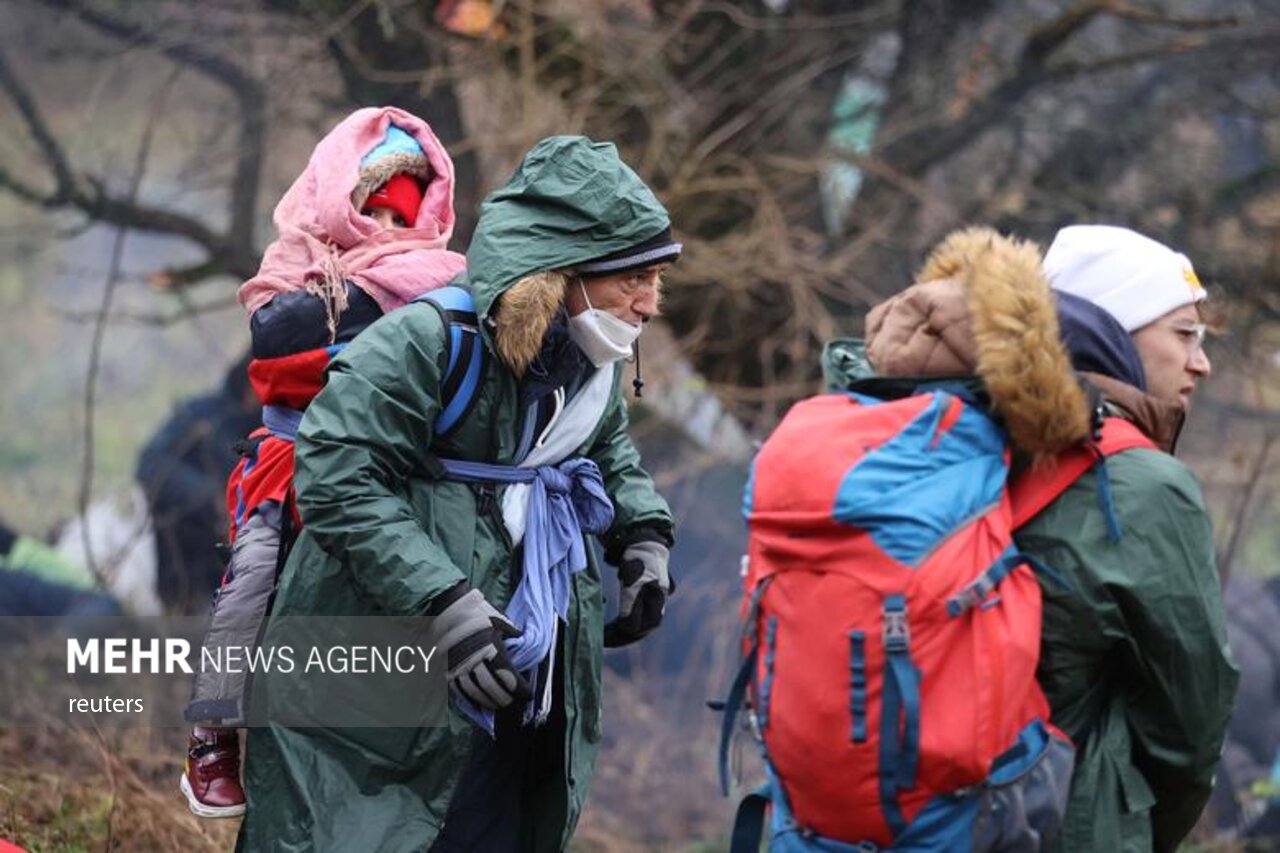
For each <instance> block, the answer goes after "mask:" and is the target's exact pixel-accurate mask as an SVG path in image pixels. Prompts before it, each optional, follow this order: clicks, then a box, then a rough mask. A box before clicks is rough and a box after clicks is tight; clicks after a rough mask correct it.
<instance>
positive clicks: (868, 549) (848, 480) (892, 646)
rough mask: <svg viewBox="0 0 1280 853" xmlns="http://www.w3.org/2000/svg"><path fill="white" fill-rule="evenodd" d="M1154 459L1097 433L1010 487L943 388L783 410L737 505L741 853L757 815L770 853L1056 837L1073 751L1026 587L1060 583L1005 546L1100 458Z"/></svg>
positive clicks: (754, 835)
mask: <svg viewBox="0 0 1280 853" xmlns="http://www.w3.org/2000/svg"><path fill="white" fill-rule="evenodd" d="M953 392H956V393H953ZM1152 446H1153V445H1152V444H1151V442H1150V441H1149V440H1148V439H1147V438H1146V437H1145V436H1143V435H1142V434H1141V432H1139V431H1138V430H1137V428H1136V427H1134V426H1132V425H1131V424H1129V423H1128V422H1127V421H1123V420H1120V419H1116V418H1111V419H1107V420H1106V421H1105V424H1104V425H1103V428H1102V430H1101V434H1100V436H1098V437H1097V440H1095V441H1092V442H1089V443H1088V444H1082V445H1081V446H1080V447H1079V448H1078V449H1075V450H1072V451H1069V452H1067V453H1064V454H1062V455H1061V456H1060V457H1059V458H1058V459H1057V464H1056V465H1054V466H1052V467H1051V468H1046V469H1043V470H1036V471H1033V472H1031V473H1030V474H1028V475H1027V476H1026V477H1023V478H1021V480H1020V481H1019V482H1018V483H1017V484H1015V485H1014V486H1013V487H1012V488H1011V487H1010V485H1009V484H1008V482H1007V480H1008V474H1009V461H1010V451H1009V449H1008V444H1007V441H1006V437H1005V434H1004V431H1003V429H1002V428H1001V427H1000V426H999V425H998V424H997V423H996V422H995V421H994V420H993V419H992V418H991V417H990V416H989V415H988V414H987V413H986V411H985V410H984V409H983V408H982V407H981V406H979V405H978V404H977V403H976V401H972V399H971V398H970V395H969V394H968V393H967V392H964V391H957V386H933V390H924V389H921V390H919V391H918V392H917V393H914V394H913V395H912V396H907V397H902V398H900V399H893V400H880V399H877V398H872V397H868V396H865V395H860V394H856V393H845V394H829V395H824V396H819V397H815V398H812V399H809V400H806V401H804V402H801V403H799V404H797V405H796V406H795V407H794V408H792V409H791V411H790V412H789V413H788V414H787V416H786V417H785V418H784V419H783V421H782V423H781V424H779V426H778V428H777V429H776V430H775V431H774V433H773V435H772V436H771V437H770V438H769V439H768V441H766V442H765V443H764V445H763V446H762V448H761V450H760V452H759V454H758V456H757V457H756V460H755V463H754V465H753V468H752V475H751V480H750V482H749V483H748V485H747V493H746V499H745V503H744V513H745V515H746V517H747V521H748V526H749V530H750V540H749V547H748V553H747V562H746V567H745V570H744V571H745V590H744V593H745V597H744V603H743V613H744V652H745V654H746V661H745V663H744V665H743V668H742V670H741V672H740V673H739V677H738V678H737V679H736V681H735V684H734V687H733V688H732V689H731V691H730V697H729V700H728V702H727V705H728V708H727V710H726V714H725V721H724V723H725V725H724V730H723V733H722V740H721V760H722V761H721V771H722V785H723V786H724V787H725V789H726V791H727V787H728V780H727V773H726V772H725V769H726V765H725V758H726V757H727V751H728V745H729V738H730V737H731V735H732V730H733V723H734V716H735V711H736V709H737V706H738V705H740V704H741V703H742V701H743V699H744V698H746V699H749V701H750V706H751V709H752V724H753V725H752V729H753V731H755V732H757V733H758V737H759V739H760V742H761V744H762V747H763V752H764V759H765V766H766V773H767V778H768V782H767V783H766V784H765V785H764V787H763V788H762V789H761V790H760V791H758V792H756V794H754V795H752V796H751V797H748V798H747V800H745V801H744V803H743V806H742V808H741V809H740V811H739V819H738V824H737V826H736V827H735V833H734V843H735V849H743V850H746V849H751V850H755V849H757V847H758V843H759V838H760V833H761V831H762V829H763V826H762V824H763V819H764V812H765V807H766V806H770V807H772V820H771V823H770V849H771V850H774V851H793V850H794V851H810V850H823V851H833V850H834V851H840V850H849V851H867V850H889V849H891V850H895V851H905V850H911V851H928V850H946V851H956V850H961V851H963V850H996V849H1002V848H1004V847H1011V846H1013V845H1014V844H1015V843H1016V841H1015V839H1016V838H1017V837H1020V835H1025V834H1027V833H1031V834H1033V835H1034V836H1035V837H1036V838H1040V837H1042V836H1043V835H1044V834H1046V833H1049V832H1052V831H1055V830H1056V827H1057V825H1058V823H1059V822H1060V819H1061V813H1062V811H1063V809H1064V808H1065V802H1066V795H1067V790H1068V787H1069V776H1070V771H1071V766H1072V760H1071V759H1072V751H1071V746H1070V742H1069V741H1068V740H1067V738H1066V736H1065V735H1063V734H1062V733H1061V732H1059V731H1058V730H1057V729H1055V728H1053V727H1052V726H1051V725H1050V724H1049V706H1048V703H1047V701H1046V699H1045V696H1044V693H1043V692H1042V691H1041V689H1040V687H1039V685H1038V684H1037V682H1036V678H1035V671H1036V665H1037V663H1038V660H1039V655H1040V585H1039V581H1038V580H1037V578H1036V573H1037V572H1042V573H1044V574H1047V575H1049V576H1050V577H1053V573H1052V571H1051V570H1049V569H1048V568H1047V567H1044V566H1041V565H1039V564H1037V563H1036V561H1034V560H1032V559H1031V558H1029V557H1027V556H1026V555H1023V554H1020V553H1019V552H1018V550H1017V548H1016V547H1015V545H1014V543H1013V531H1014V530H1015V529H1016V528H1017V527H1018V526H1019V525H1020V524H1022V523H1024V522H1025V521H1027V520H1029V519H1030V518H1031V517H1032V516H1034V515H1035V514H1036V513H1038V512H1039V511H1040V510H1041V509H1043V508H1044V507H1045V506H1047V505H1048V504H1049V503H1050V502H1051V501H1052V500H1053V499H1054V498H1056V497H1057V496H1059V495H1060V494H1061V493H1062V492H1063V491H1065V490H1066V488H1067V487H1068V486H1069V485H1070V484H1071V483H1072V482H1074V481H1075V480H1076V479H1077V478H1078V477H1079V476H1080V475H1081V474H1083V473H1084V472H1085V471H1086V470H1088V469H1089V468H1090V467H1091V466H1093V465H1095V463H1097V462H1099V461H1100V460H1104V459H1105V456H1107V455H1110V454H1112V453H1117V452H1119V451H1121V450H1126V449H1130V448H1134V447H1152ZM1099 472H1100V476H1099V494H1100V498H1101V499H1102V502H1103V504H1104V506H1103V509H1104V510H1105V511H1106V512H1107V513H1108V523H1109V524H1110V525H1111V530H1112V532H1113V535H1118V527H1117V526H1115V523H1114V513H1112V512H1111V511H1110V507H1109V501H1110V492H1109V486H1108V481H1107V479H1106V476H1105V474H1106V472H1105V465H1102V466H1100V467H1099ZM1059 582H1061V580H1060V579H1059ZM1019 787H1020V790H1014V789H1015V788H1019ZM753 840H754V842H755V844H756V845H757V847H752V846H751V844H752V841H753Z"/></svg>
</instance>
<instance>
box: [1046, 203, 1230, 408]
mask: <svg viewBox="0 0 1280 853" xmlns="http://www.w3.org/2000/svg"><path fill="white" fill-rule="evenodd" d="M1043 267H1044V272H1045V275H1046V276H1047V277H1048V279H1049V283H1050V285H1051V286H1052V287H1053V289H1054V290H1057V291H1060V292H1062V293H1068V294H1071V295H1073V296H1077V297H1080V298H1082V299H1086V300H1088V301H1089V302H1091V303H1093V304H1094V305H1096V306H1098V307H1099V308H1102V309H1103V310H1104V311H1106V312H1107V313H1108V314H1110V315H1111V316H1112V317H1114V318H1115V319H1116V321H1117V322H1118V323H1119V324H1120V325H1121V326H1122V327H1123V328H1124V330H1125V331H1126V332H1128V333H1129V334H1130V336H1131V337H1132V339H1133V343H1134V346H1135V347H1136V348H1137V351H1138V355H1139V357H1140V358H1141V361H1142V367H1143V371H1144V373H1145V380H1146V389H1145V390H1146V391H1147V393H1148V394H1150V395H1151V396H1152V397H1155V398H1157V399H1159V400H1162V401H1165V402H1168V403H1175V404H1180V405H1181V406H1182V407H1183V408H1186V407H1188V406H1189V404H1190V400H1191V395H1192V393H1194V391H1195V387H1196V383H1197V381H1199V380H1201V379H1205V378H1207V377H1208V376H1209V373H1210V371H1211V369H1212V368H1211V365H1210V363H1209V357H1208V356H1207V355H1206V354H1205V352H1204V348H1203V343H1204V335H1205V329H1206V327H1205V324H1204V323H1203V321H1202V318H1201V316H1200V309H1199V304H1200V303H1201V302H1202V301H1203V300H1204V299H1206V298H1207V297H1208V293H1207V292H1206V291H1205V289H1204V286H1203V285H1201V283H1200V279H1199V278H1198V277H1197V276H1196V273H1195V269H1194V268H1193V267H1192V266H1191V261H1189V260H1188V259H1187V257H1186V256H1185V255H1183V254H1181V253H1179V252H1175V251H1174V250H1173V249H1170V248H1169V247H1168V246H1165V245H1164V244H1162V243H1159V242H1157V241H1155V240H1152V239H1151V238H1150V237H1144V236H1143V235H1141V234H1139V233H1137V232H1136V231H1131V230H1129V229H1128V228H1120V227H1117V226H1114V225H1071V226H1068V227H1066V228H1063V229H1062V230H1060V231H1059V232H1058V234H1057V236H1056V237H1054V239H1053V244H1052V245H1051V246H1049V251H1048V252H1047V253H1046V254H1045V257H1044V264H1043Z"/></svg>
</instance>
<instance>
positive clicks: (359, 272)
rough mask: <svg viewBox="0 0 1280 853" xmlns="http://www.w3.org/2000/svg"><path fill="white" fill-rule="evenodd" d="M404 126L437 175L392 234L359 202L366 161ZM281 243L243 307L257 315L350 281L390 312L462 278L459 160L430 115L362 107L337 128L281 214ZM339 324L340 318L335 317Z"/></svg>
mask: <svg viewBox="0 0 1280 853" xmlns="http://www.w3.org/2000/svg"><path fill="white" fill-rule="evenodd" d="M392 123H395V124H396V125H397V126H398V127H400V128H401V129H402V130H404V131H405V132H407V133H409V134H410V135H411V136H413V138H414V139H416V140H417V142H418V144H419V145H421V146H422V150H423V151H424V152H425V153H426V155H427V159H428V161H429V162H430V163H431V169H432V171H433V172H434V173H435V174H434V175H433V176H432V178H431V182H430V184H428V185H427V188H426V192H425V193H424V194H423V197H422V206H421V207H419V208H418V218H417V221H416V222H414V223H413V227H412V228H409V229H402V230H397V231H391V230H384V229H383V228H382V227H380V226H379V225H378V224H377V223H376V222H375V221H374V220H373V219H371V218H369V217H368V216H363V215H361V214H360V211H358V210H356V209H355V208H354V207H353V206H352V204H351V192H352V190H354V189H355V187H356V184H357V183H358V182H359V180H360V160H361V158H362V157H364V155H365V154H367V153H369V152H370V151H371V150H373V149H374V148H375V147H377V146H378V145H379V144H381V143H382V141H383V139H384V138H385V137H386V133H387V127H388V125H390V124H392ZM272 220H273V221H274V222H275V226H276V233H277V237H276V239H275V241H274V242H272V243H271V245H270V246H268V247H267V251H266V252H265V253H264V255H263V258H262V266H261V267H259V269H258V274H257V275H256V276H254V277H253V278H251V279H249V280H248V281H246V282H245V283H244V284H243V285H241V287H240V291H239V293H238V298H239V300H240V304H241V305H243V306H244V307H245V309H246V310H247V311H248V312H249V313H250V314H252V313H253V312H254V311H257V310H258V309H259V308H261V307H262V306H263V305H265V304H266V303H267V302H269V301H271V298H272V297H273V296H275V294H277V293H280V292H283V291H287V290H299V289H302V288H307V289H309V290H310V289H313V288H317V285H318V286H319V287H318V290H317V292H320V293H322V294H324V293H325V286H326V283H327V286H328V287H329V288H330V292H328V293H327V294H325V295H327V296H328V298H330V299H331V300H335V301H336V302H337V304H338V306H339V309H338V310H341V307H342V306H343V305H344V304H345V299H344V298H342V296H341V295H339V294H336V293H333V292H331V291H332V288H333V286H334V285H340V284H341V282H342V281H343V280H344V279H345V280H348V281H351V282H352V283H354V284H355V285H356V286H357V287H359V288H360V289H361V290H363V291H365V292H366V293H368V294H369V295H370V296H372V297H373V298H374V300H375V301H376V302H377V303H378V305H379V307H381V308H382V310H383V311H390V310H392V309H394V308H398V307H400V306H401V305H404V304H405V303H406V302H409V301H410V300H412V299H413V298H414V297H415V296H417V295H419V294H421V293H424V292H426V291H428V290H433V289H435V288H437V287H442V286H444V285H446V284H448V283H449V281H450V280H451V279H452V278H453V277H454V276H455V275H457V274H458V273H459V272H461V271H462V270H463V269H464V268H465V265H466V258H465V257H464V256H462V255H460V254H458V253H457V252H450V251H448V250H447V249H445V245H446V244H447V243H448V241H449V236H450V235H451V234H452V233H453V161H452V160H450V159H449V155H448V153H447V152H446V151H445V150H444V146H443V145H441V144H440V140H439V139H437V138H436V135H435V134H434V133H432V131H431V128H430V127H429V126H428V125H427V123H426V122H424V121H423V120H422V119H420V118H418V117H417V116H415V115H411V114H410V113H407V112H405V111H404V110H400V109H397V108H395V107H367V108H365V109H361V110H356V111H355V112H353V113H352V114H351V115H349V116H347V117H346V118H345V119H343V120H342V121H341V122H340V123H339V124H338V126H337V127H335V128H334V129H333V130H331V131H329V134H328V135H327V136H325V138H324V139H322V140H320V144H319V145H317V146H316V149H315V151H313V152H312V153H311V160H310V161H309V162H308V163H307V168H306V169H304V170H303V172H302V174H301V175H299V176H298V179H297V180H296V181H294V182H293V186H291V187H289V191H288V192H286V193H285V194H284V198H282V199H280V203H279V204H278V205H276V210H275V214H274V215H273V217H272ZM330 320H331V321H332V316H331V317H330Z"/></svg>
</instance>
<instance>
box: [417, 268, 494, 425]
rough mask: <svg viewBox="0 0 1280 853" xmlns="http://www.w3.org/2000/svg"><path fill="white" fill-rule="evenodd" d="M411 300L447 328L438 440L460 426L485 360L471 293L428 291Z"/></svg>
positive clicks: (472, 400) (475, 392) (451, 289)
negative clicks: (425, 307)
mask: <svg viewBox="0 0 1280 853" xmlns="http://www.w3.org/2000/svg"><path fill="white" fill-rule="evenodd" d="M413 301H414V302H425V303H427V304H429V305H431V306H432V307H434V308H435V309H436V310H437V311H439V312H440V316H441V317H442V318H443V319H444V322H445V324H446V325H447V326H448V329H449V366H448V367H447V368H446V369H445V374H444V381H443V382H442V383H441V386H440V415H439V416H438V417H437V418H436V423H435V437H436V439H440V438H442V437H444V436H447V435H448V434H449V433H451V432H453V430H454V429H456V428H457V426H458V425H459V424H460V423H462V420H463V418H465V417H466V416H467V413H468V412H470V411H471V408H472V407H473V406H474V405H475V402H476V399H477V398H478V397H479V396H480V394H479V391H480V381H481V379H482V378H483V377H484V369H485V357H486V352H485V347H484V342H483V341H481V340H480V320H479V318H478V317H477V316H476V308H475V302H474V300H473V299H472V298H471V292H470V291H468V290H464V289H463V288H461V287H441V288H437V289H436V290H430V291H427V292H426V293H423V294H422V295H420V296H418V297H417V298H416V299H414V300H413Z"/></svg>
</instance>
